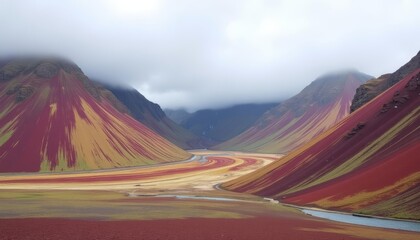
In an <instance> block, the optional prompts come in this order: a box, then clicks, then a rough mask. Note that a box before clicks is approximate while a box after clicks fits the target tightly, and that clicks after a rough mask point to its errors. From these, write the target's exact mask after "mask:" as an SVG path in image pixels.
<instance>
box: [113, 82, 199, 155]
mask: <svg viewBox="0 0 420 240" xmlns="http://www.w3.org/2000/svg"><path fill="white" fill-rule="evenodd" d="M106 88H107V89H109V90H110V91H111V92H112V93H113V94H114V95H115V96H116V97H117V99H118V100H119V101H120V102H122V103H123V104H124V105H125V106H126V108H127V109H128V111H129V113H130V114H131V115H132V116H133V117H134V118H135V119H137V120H138V121H140V122H141V123H143V124H144V125H146V126H147V127H149V128H150V129H152V130H153V131H155V132H157V133H158V134H159V135H161V136H163V137H165V138H166V139H168V140H169V141H171V142H172V143H174V144H176V145H177V146H178V147H181V148H183V149H193V148H203V147H205V145H206V142H205V141H204V140H202V139H200V138H199V137H197V136H195V135H194V134H193V133H192V132H190V131H188V130H186V129H184V128H183V127H181V126H180V125H178V124H176V123H175V122H174V121H172V120H171V119H169V118H168V117H167V116H166V114H165V113H164V112H163V111H162V109H161V108H160V106H159V105H158V104H156V103H153V102H150V101H149V100H147V99H146V98H145V97H144V96H143V95H141V94H140V93H139V92H138V91H137V90H135V89H126V88H121V87H111V86H106Z"/></svg>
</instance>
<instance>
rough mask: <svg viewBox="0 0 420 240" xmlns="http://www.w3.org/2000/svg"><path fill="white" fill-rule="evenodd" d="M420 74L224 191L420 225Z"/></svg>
mask: <svg viewBox="0 0 420 240" xmlns="http://www.w3.org/2000/svg"><path fill="white" fill-rule="evenodd" d="M419 96H420V68H417V69H416V70H414V71H413V72H411V73H409V74H406V76H405V77H404V78H403V79H402V80H400V81H399V82H398V83H396V84H394V85H393V86H392V87H390V88H389V89H387V90H386V91H384V92H382V93H380V94H379V95H378V96H377V97H376V98H374V99H373V100H371V101H370V102H368V103H366V104H365V105H363V106H362V107H360V108H359V109H358V110H356V111H355V112H354V113H352V114H351V115H349V116H348V117H347V118H345V119H344V120H343V121H341V122H340V123H338V124H336V125H335V126H334V127H332V128H330V129H329V130H327V131H326V132H324V133H322V134H321V135H319V136H318V137H316V138H314V139H312V140H311V141H310V142H309V143H307V144H305V145H303V146H302V147H300V148H298V149H296V150H294V151H292V152H291V153H289V154H288V155H287V156H286V157H285V158H283V159H281V160H279V161H277V162H274V163H273V164H270V165H268V166H266V167H264V168H261V169H259V170H257V171H256V172H253V173H252V174H249V175H246V176H245V177H242V178H238V179H235V180H233V181H231V182H228V183H225V184H224V185H223V187H224V188H227V189H230V190H235V191H239V192H248V193H254V194H257V195H261V196H270V197H273V198H276V199H279V200H281V201H283V202H286V203H292V204H300V205H308V206H316V207H321V208H328V209H335V210H341V211H351V212H359V213H365V214H374V215H381V216H389V217H398V218H411V219H420V184H419V183H420V174H419V173H420V164H419V156H420V98H419Z"/></svg>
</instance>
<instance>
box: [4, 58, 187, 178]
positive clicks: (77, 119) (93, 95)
mask: <svg viewBox="0 0 420 240" xmlns="http://www.w3.org/2000/svg"><path fill="white" fill-rule="evenodd" d="M117 108H118V109H117ZM124 111H127V109H125V107H124V105H123V104H122V103H121V102H119V101H118V99H117V98H116V97H115V96H114V95H113V94H112V93H111V92H110V91H108V90H106V89H104V88H101V87H98V86H97V84H95V83H94V82H92V81H90V80H89V79H88V78H87V77H86V76H85V75H84V74H83V72H82V70H81V69H80V68H79V67H78V66H76V65H75V64H74V63H71V62H68V61H66V60H61V59H36V58H32V59H29V58H28V59H16V60H13V61H11V62H9V63H8V64H6V65H4V66H3V67H2V68H1V69H0V172H37V171H71V170H89V169H102V168H113V167H124V166H136V165H144V164H154V163H159V162H168V161H177V160H184V159H187V158H189V157H190V156H191V155H190V154H189V153H187V152H185V151H184V150H182V149H180V148H178V147H177V146H175V145H174V144H172V143H170V142H169V141H168V140H166V139H164V138H163V137H161V136H159V135H158V134H156V133H155V132H153V131H152V130H150V129H149V128H147V127H146V126H145V125H143V124H141V123H139V122H138V121H136V120H135V119H133V118H131V117H130V116H129V115H128V114H127V113H123V112H124Z"/></svg>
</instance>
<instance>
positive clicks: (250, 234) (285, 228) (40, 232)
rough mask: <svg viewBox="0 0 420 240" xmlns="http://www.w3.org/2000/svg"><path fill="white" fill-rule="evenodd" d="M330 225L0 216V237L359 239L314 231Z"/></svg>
mask: <svg viewBox="0 0 420 240" xmlns="http://www.w3.org/2000/svg"><path fill="white" fill-rule="evenodd" d="M331 227H332V226H331V225H330V224H327V223H325V222H319V221H314V220H304V219H295V218H287V219H286V218H273V217H256V218H245V219H206V218H195V219H170V220H147V221H128V220H124V221H91V220H67V219H52V218H38V219H36V218H32V219H0V233H1V234H0V239H2V240H3V239H8V240H13V239H19V240H24V239H72V240H77V239H83V240H88V239H101V240H107V239H128V240H129V239H136V240H141V239H147V240H155V239H182V240H189V239H200V240H205V239H214V240H216V239H217V240H220V239H221V240H223V239H250V240H270V239H276V240H279V239H291V240H307V239H341V240H352V239H353V240H354V239H361V238H356V237H351V236H347V235H342V234H338V233H328V232H321V231H317V230H318V229H321V228H331ZM302 228H305V229H306V230H302ZM307 229H313V230H314V231H311V230H307Z"/></svg>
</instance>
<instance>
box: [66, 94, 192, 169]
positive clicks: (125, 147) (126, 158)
mask: <svg viewBox="0 0 420 240" xmlns="http://www.w3.org/2000/svg"><path fill="white" fill-rule="evenodd" d="M80 101H81V105H82V107H83V111H84V113H85V114H86V115H87V118H88V120H86V119H83V118H82V117H81V116H80V115H79V113H78V111H77V110H76V109H74V110H73V113H74V116H75V126H74V128H73V129H72V130H71V132H70V135H71V137H70V139H71V142H72V145H73V147H74V149H75V151H76V154H77V161H78V162H79V161H83V162H85V165H86V167H87V168H89V169H94V168H112V167H120V166H134V165H144V164H152V163H156V162H165V161H171V160H172V159H168V156H166V155H165V154H164V153H165V152H166V151H172V153H173V155H174V156H175V158H176V160H181V159H185V158H188V154H187V153H183V151H182V150H180V149H179V150H178V149H177V148H176V147H175V146H172V145H169V144H168V145H163V144H164V143H153V142H152V141H153V140H151V139H148V138H147V137H145V136H142V135H141V134H139V131H138V130H136V129H134V128H133V127H131V126H129V125H127V124H125V122H123V121H121V120H120V119H119V118H116V117H115V116H113V115H112V114H110V113H109V112H108V111H107V110H106V109H105V108H102V107H101V108H102V109H101V110H102V111H103V112H104V113H105V114H106V118H108V119H109V122H106V121H104V119H103V118H102V117H101V116H99V115H98V114H97V113H96V112H95V111H94V110H93V109H92V107H91V106H90V105H89V104H88V103H87V102H86V101H85V100H84V99H80ZM111 133H112V134H113V136H112V135H111ZM111 136H112V137H111ZM129 139H133V140H134V141H135V144H133V143H130V142H129ZM139 146H141V147H143V148H144V149H145V150H144V151H145V152H147V153H148V154H150V155H151V158H148V157H145V156H144V155H142V154H141V153H140V152H139V151H140V150H136V149H135V148H136V147H139ZM152 152H153V154H152Z"/></svg>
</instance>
